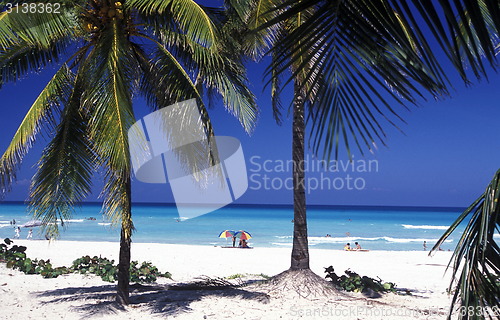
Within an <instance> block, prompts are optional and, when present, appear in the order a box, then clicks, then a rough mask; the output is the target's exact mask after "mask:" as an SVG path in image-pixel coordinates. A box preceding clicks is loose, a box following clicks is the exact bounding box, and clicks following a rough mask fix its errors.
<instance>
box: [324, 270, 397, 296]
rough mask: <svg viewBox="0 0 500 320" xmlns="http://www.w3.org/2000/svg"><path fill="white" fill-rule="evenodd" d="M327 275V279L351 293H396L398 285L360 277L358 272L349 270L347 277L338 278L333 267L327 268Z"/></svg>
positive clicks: (346, 272) (346, 273)
mask: <svg viewBox="0 0 500 320" xmlns="http://www.w3.org/2000/svg"><path fill="white" fill-rule="evenodd" d="M325 273H326V274H327V275H326V276H325V278H327V279H328V278H329V279H330V280H331V281H332V282H333V284H334V285H335V286H337V287H338V288H340V289H342V290H345V291H349V292H367V291H369V290H373V291H375V292H396V285H395V284H394V283H392V282H382V280H381V279H380V278H379V279H378V280H377V279H373V278H370V277H366V276H363V277H362V276H360V275H359V274H357V273H356V272H353V271H350V270H349V269H347V270H346V271H344V273H345V275H342V276H340V277H339V276H338V275H337V274H336V273H335V272H334V269H333V267H332V266H329V267H328V268H325Z"/></svg>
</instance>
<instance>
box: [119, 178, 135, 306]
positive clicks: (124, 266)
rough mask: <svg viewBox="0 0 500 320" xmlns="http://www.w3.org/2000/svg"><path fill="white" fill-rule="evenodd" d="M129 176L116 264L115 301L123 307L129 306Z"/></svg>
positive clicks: (130, 216)
mask: <svg viewBox="0 0 500 320" xmlns="http://www.w3.org/2000/svg"><path fill="white" fill-rule="evenodd" d="M131 183H132V182H131V180H130V176H129V177H128V178H127V180H126V182H125V188H126V193H127V204H126V207H125V210H124V211H125V212H124V216H123V217H122V229H121V234H120V255H119V262H118V285H117V289H116V290H117V292H116V301H117V302H118V303H120V304H123V305H128V304H129V280H130V247H131V243H132V238H131V234H132V224H131V221H132V192H131Z"/></svg>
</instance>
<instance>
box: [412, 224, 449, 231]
mask: <svg viewBox="0 0 500 320" xmlns="http://www.w3.org/2000/svg"><path fill="white" fill-rule="evenodd" d="M402 226H403V227H404V228H405V229H426V230H448V228H449V226H428V225H422V226H414V225H412V224H402Z"/></svg>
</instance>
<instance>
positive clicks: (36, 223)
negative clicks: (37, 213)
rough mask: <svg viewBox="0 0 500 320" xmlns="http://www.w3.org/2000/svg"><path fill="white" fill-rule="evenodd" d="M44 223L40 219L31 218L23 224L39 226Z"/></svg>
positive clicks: (26, 226) (30, 226)
mask: <svg viewBox="0 0 500 320" xmlns="http://www.w3.org/2000/svg"><path fill="white" fill-rule="evenodd" d="M41 225H43V222H42V221H40V220H31V221H28V222H26V223H25V224H23V225H21V227H23V228H33V227H39V226H41Z"/></svg>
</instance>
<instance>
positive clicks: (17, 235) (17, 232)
mask: <svg viewBox="0 0 500 320" xmlns="http://www.w3.org/2000/svg"><path fill="white" fill-rule="evenodd" d="M15 232H16V235H15V236H14V238H16V239H19V236H20V235H21V228H19V227H17V228H16V231H15Z"/></svg>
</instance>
